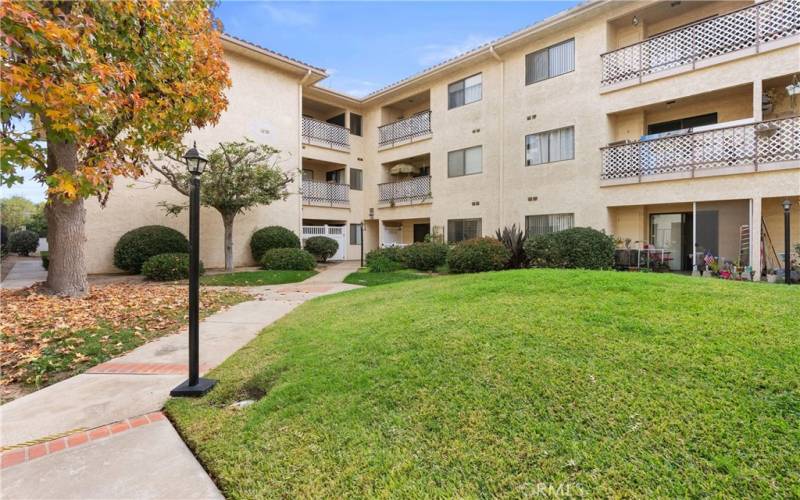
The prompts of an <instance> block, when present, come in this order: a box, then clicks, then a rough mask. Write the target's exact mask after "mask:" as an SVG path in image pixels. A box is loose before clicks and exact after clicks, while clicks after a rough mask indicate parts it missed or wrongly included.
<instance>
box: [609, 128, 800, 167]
mask: <svg viewBox="0 0 800 500" xmlns="http://www.w3.org/2000/svg"><path fill="white" fill-rule="evenodd" d="M601 151H602V155H603V171H602V174H601V179H603V180H614V179H626V178H639V179H641V178H642V177H646V176H652V175H664V174H674V173H684V172H685V173H690V174H691V175H692V176H694V174H695V173H696V172H697V171H700V170H709V169H716V168H724V167H753V168H754V169H756V170H757V169H758V167H759V165H762V164H767V163H778V162H784V161H796V160H800V117H798V116H794V117H791V118H783V119H778V120H770V121H764V122H759V123H750V124H747V125H739V126H732V127H723V128H718V129H714V130H708V131H705V132H695V133H685V134H682V135H674V136H671V137H664V138H661V139H651V140H643V141H638V142H633V143H628V144H621V145H617V146H608V147H605V148H602V149H601ZM634 182H635V181H634Z"/></svg>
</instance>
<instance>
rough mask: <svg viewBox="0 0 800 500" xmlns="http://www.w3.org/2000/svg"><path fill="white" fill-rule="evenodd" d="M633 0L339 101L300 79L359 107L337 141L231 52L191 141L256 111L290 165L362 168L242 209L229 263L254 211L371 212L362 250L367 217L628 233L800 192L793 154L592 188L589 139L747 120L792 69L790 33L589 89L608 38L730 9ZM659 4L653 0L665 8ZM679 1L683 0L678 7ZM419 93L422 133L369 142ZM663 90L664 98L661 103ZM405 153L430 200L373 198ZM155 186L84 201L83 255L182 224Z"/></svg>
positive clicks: (595, 156) (242, 252)
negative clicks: (356, 176) (421, 171)
mask: <svg viewBox="0 0 800 500" xmlns="http://www.w3.org/2000/svg"><path fill="white" fill-rule="evenodd" d="M646 5H649V4H647V3H637V2H616V3H612V4H609V5H608V6H607V7H605V8H604V9H603V10H601V11H600V12H602V14H601V15H597V16H595V17H593V18H582V19H581V20H576V21H569V22H565V23H563V24H562V25H560V26H559V27H557V28H552V29H547V30H544V31H542V32H540V33H538V34H537V35H535V36H531V37H527V38H525V39H523V40H522V41H520V42H514V43H513V44H510V45H508V46H506V47H500V48H499V49H498V51H497V52H496V53H495V54H490V53H489V52H488V50H482V51H480V52H479V53H478V55H475V56H473V57H472V58H471V60H470V63H469V64H461V65H456V66H446V67H444V68H443V69H441V70H439V71H438V72H437V73H435V76H430V77H425V78H422V79H419V80H412V81H410V82H409V83H406V84H404V85H401V86H398V87H397V88H395V89H394V90H391V91H389V92H387V93H383V94H379V95H378V96H376V97H374V98H371V99H368V100H367V101H362V102H360V103H358V102H356V103H355V104H353V102H354V101H353V100H352V99H347V98H344V97H341V96H335V95H331V94H330V93H328V94H326V93H325V92H324V91H322V90H320V89H316V88H308V87H306V88H304V89H302V92H303V93H306V94H307V95H308V96H309V98H312V97H313V99H314V100H316V101H320V102H322V103H324V104H327V105H330V106H334V107H336V108H337V109H342V110H345V111H347V112H356V113H358V114H360V115H361V116H362V119H363V121H362V128H363V136H362V137H357V136H353V135H351V137H350V142H351V147H350V150H349V151H345V152H342V151H335V150H331V149H327V148H322V147H319V146H308V145H306V146H302V147H301V146H299V145H298V143H299V120H300V113H301V110H300V104H299V103H300V100H301V89H300V88H299V85H298V83H297V80H296V79H292V78H291V77H289V76H288V75H283V74H281V73H279V72H277V71H274V70H269V69H268V68H267V67H266V66H264V65H263V64H261V65H259V64H256V63H250V62H248V61H246V60H244V59H242V58H239V57H233V56H232V57H231V61H232V62H231V66H232V73H233V80H234V88H233V89H232V90H231V108H230V109H229V111H228V112H227V113H226V115H225V116H224V117H223V119H222V121H221V123H220V125H219V126H218V127H217V128H216V129H215V130H213V131H211V130H206V131H198V132H197V133H196V134H193V137H194V136H196V138H197V139H198V143H199V144H200V145H201V146H204V147H205V146H206V145H208V144H209V141H211V140H213V139H214V138H218V137H222V136H226V137H232V138H235V137H237V136H239V135H241V134H243V133H248V134H250V133H257V132H258V130H259V129H260V128H263V127H262V125H263V121H267V122H268V124H269V125H271V128H270V127H267V128H270V133H269V134H267V135H266V136H264V140H265V141H266V142H268V143H270V144H273V145H276V146H278V147H279V148H281V149H282V150H284V151H286V152H291V153H293V154H292V155H289V156H288V160H287V163H286V167H287V168H295V169H296V168H299V163H300V161H299V158H301V157H302V158H311V159H317V160H322V161H328V162H334V163H337V164H341V165H345V166H346V168H347V170H348V175H347V178H348V179H349V178H350V175H349V174H350V172H349V171H350V169H352V168H359V169H362V171H363V187H364V189H363V191H360V192H359V191H354V190H351V201H350V206H349V207H348V208H347V209H326V208H321V207H304V208H301V205H300V198H299V196H298V195H294V196H293V197H292V198H290V199H289V200H288V201H287V202H285V203H284V202H282V203H278V204H276V205H275V206H273V207H270V208H269V209H263V210H259V211H258V212H254V213H253V214H249V215H248V216H246V217H243V218H242V219H241V220H240V221H239V223H238V225H239V228H238V229H237V245H238V246H237V264H238V263H247V262H248V253H249V252H247V251H246V244H247V237H248V236H249V233H250V232H251V231H252V229H253V228H255V227H258V226H261V225H266V222H267V221H269V223H278V224H282V225H286V226H287V227H291V228H293V229H295V230H296V229H298V226H299V224H300V221H301V220H302V218H306V219H315V220H330V221H341V222H345V223H347V224H351V223H356V222H360V221H361V220H368V219H370V218H371V219H372V222H370V223H369V224H368V225H367V226H366V229H367V232H366V237H365V248H366V249H367V250H369V249H371V248H374V247H375V246H377V244H378V241H379V232H380V231H379V227H380V225H379V224H378V221H399V222H401V223H402V221H406V223H404V225H407V224H408V222H409V221H410V220H411V219H429V220H430V223H431V225H432V226H435V227H446V226H447V221H448V220H449V219H463V218H480V219H481V220H482V229H483V232H484V234H485V235H491V234H493V233H494V230H495V229H496V228H498V227H501V226H504V225H510V224H512V223H516V224H518V225H524V222H525V217H526V216H528V215H541V214H553V213H573V214H574V215H575V224H576V225H578V226H591V227H595V228H598V229H605V230H607V231H615V232H616V231H621V232H625V233H628V232H629V234H631V235H633V237H634V239H644V238H645V237H646V231H647V214H648V212H647V210H646V209H645V208H644V207H646V206H652V205H656V204H662V205H663V204H686V203H691V202H693V201H699V202H704V201H719V200H749V199H756V200H761V199H765V200H766V199H768V198H769V199H773V198H774V199H778V198H781V197H785V196H795V197H796V196H798V195H800V162H797V165H796V167H797V168H794V166H793V165H790V166H791V167H792V168H791V169H788V170H780V171H761V172H751V173H738V174H736V175H725V176H715V177H708V178H696V179H678V180H669V181H662V182H648V183H641V184H638V183H637V184H629V185H621V186H601V182H600V174H601V170H602V158H601V153H600V148H601V147H603V146H605V145H607V144H608V142H610V141H612V140H615V139H621V138H629V139H635V138H638V136H640V135H641V134H642V133H643V131H644V130H645V129H646V125H647V124H648V123H654V122H659V121H665V120H670V119H675V118H681V117H688V116H694V115H697V114H701V113H707V112H715V111H716V112H717V113H719V120H720V121H729V120H736V119H740V118H752V119H754V120H759V119H761V116H760V92H761V87H762V82H765V81H767V80H770V79H774V78H776V77H786V75H791V74H793V73H796V72H800V58H798V57H797V51H798V45H797V43H794V45H791V46H787V47H783V48H777V49H774V50H771V49H770V50H767V51H766V52H763V53H760V54H749V53H748V54H749V55H746V54H745V53H744V52H743V53H741V54H738V55H734V56H731V57H726V58H725V60H723V61H718V64H714V65H712V66H708V67H704V68H698V69H696V70H691V71H686V72H684V73H679V74H668V73H665V74H664V75H661V76H662V77H660V78H658V79H655V80H653V81H649V82H645V83H641V84H634V85H632V86H629V87H627V88H618V89H607V88H602V87H601V85H600V82H601V73H602V59H601V55H602V54H603V53H604V52H605V51H606V50H607V49H608V48H610V46H609V44H610V45H611V46H614V45H615V44H617V43H623V42H624V43H630V41H631V40H636V39H637V38H638V37H641V36H644V35H645V34H647V33H652V32H655V31H660V30H661V29H667V28H669V27H673V26H677V25H680V24H683V23H684V22H687V21H690V20H692V19H695V18H698V16H700V14H703V13H706V12H708V13H714V12H716V11H720V12H721V10H720V9H722V10H725V9H728V8H733V7H732V6H730V5H722V4H721V3H719V4H717V5H714V6H707V7H702V8H701V9H705V10H696V11H695V12H693V13H686V14H681V15H680V16H674V17H673V18H671V19H665V20H664V21H658V22H652V23H649V24H648V23H645V24H640V25H639V26H638V27H631V28H629V27H625V23H628V24H627V26H630V17H631V16H632V13H634V12H636V11H637V9H640V8H642V7H643V6H646ZM667 5H669V4H663V5H662V6H661V7H663V8H664V9H666V8H665V7H664V6H667ZM685 8H688V7H686V6H684V7H679V9H685ZM712 11H714V12H712ZM692 16H694V17H692ZM700 17H702V16H700ZM623 20H626V21H625V22H623ZM610 23H611V24H610ZM617 27H619V28H617ZM570 38H574V39H575V70H574V71H572V72H570V73H567V74H564V75H560V76H557V77H555V78H550V79H547V80H544V81H541V82H537V83H534V84H531V85H525V56H526V54H529V53H531V52H534V51H536V50H539V49H542V48H545V47H549V46H551V45H553V44H556V43H559V42H562V41H565V40H568V39H570ZM476 73H481V74H482V98H481V100H480V101H478V102H474V103H471V104H468V105H465V106H461V107H458V108H455V109H448V108H447V97H448V96H447V86H448V85H449V84H450V83H452V82H454V81H457V80H460V79H462V78H465V77H468V76H471V75H474V74H476ZM420 93H426V94H427V95H428V96H429V102H426V103H420V104H419V105H418V108H419V109H423V108H428V107H429V108H430V110H431V112H432V115H431V120H432V130H433V132H432V134H431V136H430V138H427V139H425V140H421V141H417V142H414V143H411V144H406V145H399V146H396V147H390V148H382V149H378V127H379V125H381V124H382V123H386V122H389V121H394V120H396V119H397V117H398V116H399V114H402V115H403V116H408V115H409V114H411V111H413V110H412V109H404V110H402V111H400V110H399V109H396V108H394V107H393V106H392V105H393V104H394V103H400V102H406V101H407V99H408V98H410V97H412V96H417V95H419V94H420ZM669 101H676V102H675V103H674V104H671V105H667V104H666V103H667V102H669ZM416 109H417V108H415V109H414V110H416ZM776 110H777V111H776V112H780V113H791V112H793V110H792V109H791V108H790V107H789V106H787V105H786V104H785V103H784V102H783V101H778V102H777V104H776ZM347 116H348V117H349V114H348V115H347ZM567 126H573V127H574V129H575V144H574V151H575V154H574V159H571V160H566V161H560V162H555V163H548V164H542V165H535V166H526V165H525V136H526V135H528V134H532V133H538V132H543V131H548V130H553V129H557V128H561V127H567ZM477 145H480V146H482V172H481V173H480V174H476V175H469V176H464V177H454V178H449V177H448V176H447V154H448V152H450V151H454V150H457V149H461V148H467V147H471V146H477ZM419 155H429V158H430V167H431V189H432V199H431V200H427V202H426V203H425V204H418V205H412V206H403V205H400V204H398V206H396V207H387V206H381V205H380V204H379V203H378V184H379V183H380V182H385V181H386V180H387V174H386V167H385V166H384V165H385V164H387V163H391V162H397V161H402V160H404V159H408V158H411V157H414V156H419ZM298 178H299V175H298ZM162 191H164V194H161V192H162ZM295 192H296V190H295ZM123 193H127V194H123ZM167 196H168V195H167V194H166V189H162V190H159V192H158V194H157V195H156V194H153V193H152V192H151V191H142V190H124V189H121V190H118V191H117V192H116V193H114V195H112V198H111V201H110V203H109V207H108V208H107V209H106V211H105V213H104V214H103V217H102V218H101V217H99V216H98V215H97V212H98V210H97V208H96V207H90V221H92V222H91V224H92V227H93V229H95V228H96V229H97V230H98V234H99V235H95V236H91V235H90V238H94V240H92V241H91V242H90V244H95V245H96V246H97V248H98V249H99V252H98V253H97V255H96V256H95V255H93V256H92V258H93V259H94V260H95V261H96V262H95V263H94V264H93V265H90V268H91V269H92V270H93V272H97V270H107V269H108V266H105V267H103V265H101V263H102V262H103V261H106V262H108V260H109V259H108V255H109V254H110V248H113V243H115V242H116V239H117V238H118V236H119V235H120V234H122V233H123V232H124V231H126V230H127V229H129V228H131V227H136V226H138V225H142V224H143V223H144V222H142V221H148V222H147V223H155V222H152V221H159V222H160V223H166V224H168V225H175V226H176V227H179V228H183V229H184V230H185V225H184V224H183V222H181V221H178V220H170V219H166V218H164V217H163V216H161V215H160V214H159V212H157V211H156V210H154V209H153V205H154V203H155V202H156V201H159V200H162V199H165V197H167ZM115 200H117V201H115ZM763 206H764V212H765V217H767V214H768V212H769V210H771V209H770V208H769V207H771V206H772V205H770V204H768V203H766V202H765V203H764V205H763ZM769 213H771V212H769ZM107 214H111V215H110V216H106V215H107ZM769 216H770V217H773V216H772V215H769ZM184 218H185V216H184ZM770 220H771V219H770ZM204 221H210V222H207V223H206V222H204V224H206V226H204V228H203V234H204V242H203V251H204V257H203V258H204V259H205V260H206V264H207V265H209V266H212V267H213V266H214V265H220V264H221V258H222V244H221V240H220V239H219V238H221V227H220V224H219V221H218V217H216V216H215V214H213V213H208V214H207V213H206V212H204ZM108 234H111V235H112V236H108ZM240 242H241V243H240ZM357 249H358V247H357V246H353V247H351V248H349V249H348V250H350V251H351V253H353V251H354V250H357ZM92 253H94V252H92ZM351 256H352V257H353V258H355V255H351Z"/></svg>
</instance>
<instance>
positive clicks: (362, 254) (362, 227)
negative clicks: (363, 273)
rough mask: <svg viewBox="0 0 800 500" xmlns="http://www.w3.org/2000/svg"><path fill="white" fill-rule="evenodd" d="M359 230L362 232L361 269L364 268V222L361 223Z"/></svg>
mask: <svg viewBox="0 0 800 500" xmlns="http://www.w3.org/2000/svg"><path fill="white" fill-rule="evenodd" d="M359 226H360V227H359V228H358V230H359V231H360V232H361V235H360V239H359V240H358V241H360V242H361V267H364V221H363V220H362V221H361V224H359Z"/></svg>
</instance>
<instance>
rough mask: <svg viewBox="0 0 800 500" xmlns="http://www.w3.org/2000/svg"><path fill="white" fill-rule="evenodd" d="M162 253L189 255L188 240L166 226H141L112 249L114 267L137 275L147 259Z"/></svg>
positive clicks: (125, 235)
mask: <svg viewBox="0 0 800 500" xmlns="http://www.w3.org/2000/svg"><path fill="white" fill-rule="evenodd" d="M163 253H189V240H187V239H186V236H184V235H183V234H182V233H181V232H180V231H176V230H175V229H172V228H169V227H166V226H142V227H139V228H136V229H134V230H132V231H128V232H127V233H125V234H124V235H122V238H120V239H119V241H118V242H117V246H116V247H114V265H115V266H117V267H118V268H120V269H122V270H123V271H128V272H129V273H133V274H139V273H140V272H141V270H142V265H143V264H144V263H145V261H147V259H149V258H150V257H153V256H155V255H161V254H163Z"/></svg>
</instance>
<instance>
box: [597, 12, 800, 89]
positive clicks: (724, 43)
mask: <svg viewBox="0 0 800 500" xmlns="http://www.w3.org/2000/svg"><path fill="white" fill-rule="evenodd" d="M798 33H800V0H771V1H766V2H762V3H759V4H756V5H753V6H751V7H747V8H745V9H741V10H737V11H734V12H731V13H729V14H725V15H722V16H718V17H714V18H712V19H708V20H706V21H700V22H697V23H695V24H691V25H689V26H686V27H683V28H679V29H676V30H673V31H669V32H667V33H664V34H662V35H657V36H654V37H652V38H650V39H647V40H645V41H643V42H640V43H637V44H634V45H630V46H628V47H623V48H620V49H618V50H614V51H612V52H609V53H607V54H603V56H602V61H603V72H602V75H603V76H602V84H603V85H613V84H615V83H620V82H624V81H627V80H632V79H636V78H641V77H643V76H647V75H651V74H654V73H658V72H661V71H667V70H669V69H672V68H676V67H679V66H683V65H685V64H694V63H696V62H697V61H702V60H705V59H710V58H713V57H717V56H721V55H724V54H729V53H731V52H736V51H737V50H741V49H746V48H749V47H754V46H758V45H759V44H762V43H767V42H771V41H775V40H779V39H781V38H786V37H790V36H794V35H797V34H798Z"/></svg>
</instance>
